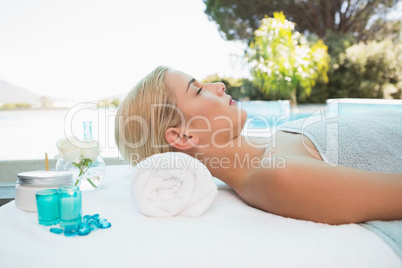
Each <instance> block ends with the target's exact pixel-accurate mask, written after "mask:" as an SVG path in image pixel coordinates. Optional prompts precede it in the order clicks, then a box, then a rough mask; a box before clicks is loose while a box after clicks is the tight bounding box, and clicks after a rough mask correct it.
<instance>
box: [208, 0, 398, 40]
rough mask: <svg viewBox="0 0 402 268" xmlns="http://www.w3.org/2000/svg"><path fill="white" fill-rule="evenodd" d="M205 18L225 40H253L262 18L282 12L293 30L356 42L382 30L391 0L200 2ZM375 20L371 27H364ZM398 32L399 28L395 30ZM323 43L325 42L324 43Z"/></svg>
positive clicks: (392, 4)
mask: <svg viewBox="0 0 402 268" xmlns="http://www.w3.org/2000/svg"><path fill="white" fill-rule="evenodd" d="M203 1H204V3H205V5H206V9H205V13H206V14H207V16H208V18H209V19H210V20H212V21H215V22H216V24H217V26H218V29H219V32H220V34H221V36H222V37H223V38H224V39H226V40H245V41H249V40H252V38H253V33H254V31H255V30H256V29H258V28H259V27H260V23H261V19H263V18H264V16H266V15H268V16H272V15H273V13H274V12H280V11H283V12H284V13H285V15H286V17H288V18H290V20H291V21H293V22H296V23H297V25H296V27H297V28H296V29H297V30H298V31H300V32H303V33H304V32H308V33H313V34H316V35H318V36H319V37H321V38H324V37H325V35H326V33H327V31H328V30H331V31H334V32H338V33H345V34H346V33H347V34H351V35H353V36H355V37H357V39H358V40H367V39H371V38H370V37H371V36H372V34H374V33H377V32H378V27H380V28H381V27H383V22H385V20H381V18H384V17H385V15H386V14H387V13H388V12H390V11H392V7H394V6H395V5H396V4H397V2H398V1H395V0H355V1H350V0H303V1H301V0H282V1H277V0H203ZM374 15H375V17H376V18H379V19H377V20H376V22H375V23H374V24H375V27H368V26H369V25H370V22H371V21H372V20H373V19H374V18H373V16H374ZM399 29H400V28H399ZM325 41H326V40H325Z"/></svg>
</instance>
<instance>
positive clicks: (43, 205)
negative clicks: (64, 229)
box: [36, 189, 60, 225]
mask: <svg viewBox="0 0 402 268" xmlns="http://www.w3.org/2000/svg"><path fill="white" fill-rule="evenodd" d="M36 205H37V207H38V220H39V224H42V225H53V224H57V223H59V221H60V217H59V195H58V191H57V190H56V189H45V190H40V191H38V192H36Z"/></svg>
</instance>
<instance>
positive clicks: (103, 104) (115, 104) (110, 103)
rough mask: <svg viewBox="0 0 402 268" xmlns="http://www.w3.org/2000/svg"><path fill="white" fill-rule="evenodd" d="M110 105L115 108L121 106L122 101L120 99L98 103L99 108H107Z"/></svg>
mask: <svg viewBox="0 0 402 268" xmlns="http://www.w3.org/2000/svg"><path fill="white" fill-rule="evenodd" d="M109 105H114V106H115V107H117V106H119V105H120V100H119V99H117V98H116V99H114V100H112V101H111V100H100V101H98V108H107V107H108V106H109Z"/></svg>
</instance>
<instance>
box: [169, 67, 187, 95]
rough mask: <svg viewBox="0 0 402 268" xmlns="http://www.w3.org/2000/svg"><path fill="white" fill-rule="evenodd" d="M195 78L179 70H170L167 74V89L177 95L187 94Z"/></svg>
mask: <svg viewBox="0 0 402 268" xmlns="http://www.w3.org/2000/svg"><path fill="white" fill-rule="evenodd" d="M192 78H193V77H192V76H190V75H188V74H186V73H183V72H181V71H178V70H168V71H167V72H166V74H165V84H166V87H167V88H168V89H169V90H171V91H172V92H173V93H174V94H176V95H181V94H185V93H186V89H187V86H188V83H189V82H190V80H191V79H192Z"/></svg>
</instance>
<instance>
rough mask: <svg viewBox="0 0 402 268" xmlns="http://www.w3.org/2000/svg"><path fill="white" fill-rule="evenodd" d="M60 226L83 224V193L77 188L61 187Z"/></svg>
mask: <svg viewBox="0 0 402 268" xmlns="http://www.w3.org/2000/svg"><path fill="white" fill-rule="evenodd" d="M59 205H60V226H62V227H64V226H68V225H73V224H80V223H81V191H80V190H79V188H78V187H77V186H63V187H59Z"/></svg>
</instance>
